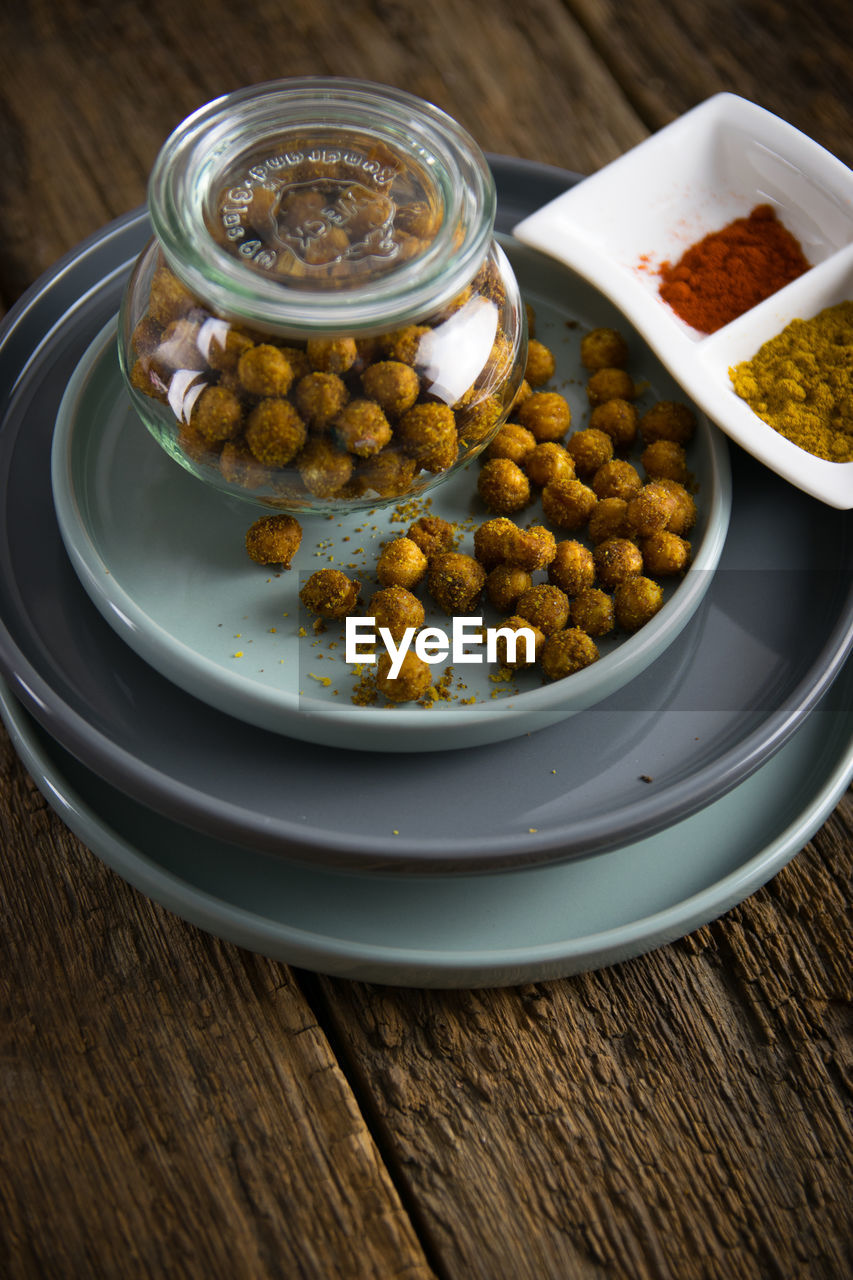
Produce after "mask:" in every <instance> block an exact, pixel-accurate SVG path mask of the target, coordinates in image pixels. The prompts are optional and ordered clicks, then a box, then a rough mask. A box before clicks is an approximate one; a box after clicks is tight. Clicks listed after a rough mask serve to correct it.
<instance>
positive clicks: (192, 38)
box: [0, 0, 853, 1280]
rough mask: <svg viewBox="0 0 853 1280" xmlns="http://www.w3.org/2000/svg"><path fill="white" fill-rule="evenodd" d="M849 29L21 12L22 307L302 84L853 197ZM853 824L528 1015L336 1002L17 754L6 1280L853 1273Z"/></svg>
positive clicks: (844, 817)
mask: <svg viewBox="0 0 853 1280" xmlns="http://www.w3.org/2000/svg"><path fill="white" fill-rule="evenodd" d="M851 34H853V33H851V11H850V5H849V0H826V2H825V3H823V4H821V5H819V6H813V5H809V4H806V3H805V0H789V3H787V4H785V5H782V4H780V3H777V0H748V2H747V3H743V2H742V0H716V2H715V3H714V4H707V5H706V4H703V3H700V2H699V0H685V3H683V4H682V5H680V6H677V12H676V7H675V6H672V5H667V4H664V3H662V0H643V2H642V3H636V4H631V3H626V4H623V3H620V0H565V2H564V3H560V2H559V0H528V3H526V4H519V3H513V2H512V0H497V2H495V3H475V2H473V0H472V2H470V3H465V2H464V0H432V3H422V4H413V3H407V2H405V0H372V2H370V0H350V2H349V3H348V4H344V3H342V2H341V0H291V2H290V3H288V4H284V3H279V4H276V3H274V0H256V2H255V3H254V4H253V5H251V6H244V5H237V4H234V3H226V0H207V2H206V3H205V4H198V3H195V4H192V3H190V2H189V0H149V2H148V3H147V4H144V5H143V4H139V3H133V2H131V0H110V2H109V3H107V0H95V2H94V3H88V4H75V3H73V2H72V0H29V3H27V4H25V5H15V6H12V5H10V4H6V5H4V6H2V11H0V107H2V112H1V113H0V138H2V143H0V147H2V150H0V226H2V239H0V296H2V300H3V303H4V304H5V305H7V306H8V305H9V304H11V303H12V302H13V301H14V300H15V298H16V297H17V296H18V295H19V294H20V292H21V291H22V290H23V289H24V288H25V287H26V286H27V285H29V284H30V283H31V282H32V281H33V280H34V279H35V278H36V277H37V276H38V275H39V274H40V273H41V272H42V271H43V270H44V269H45V268H47V267H49V266H50V265H51V263H52V262H53V261H54V260H55V259H56V258H57V257H58V256H59V255H60V254H61V253H63V252H64V251H66V250H67V249H69V248H71V247H72V246H73V245H74V244H75V243H76V242H78V241H79V240H80V239H81V238H83V237H84V236H86V235H88V234H90V233H91V232H94V231H96V230H97V229H98V228H99V227H101V226H102V225H103V224H104V223H105V222H107V221H108V220H109V219H111V218H113V217H114V216H116V215H118V214H121V213H122V212H124V211H126V210H128V209H130V208H132V207H134V206H136V205H138V204H140V203H141V202H142V201H143V199H144V193H145V180H146V175H147V172H148V169H149V167H150V165H151V162H152V160H153V158H154V155H155V153H156V151H157V149H158V147H159V145H160V143H161V141H162V140H163V138H164V137H165V136H166V134H167V133H168V131H169V130H170V129H171V128H172V127H173V126H174V125H175V124H176V123H177V122H178V121H179V120H180V119H181V118H182V117H183V116H184V115H185V114H187V113H188V112H189V111H190V110H191V109H193V108H194V107H196V106H197V105H199V104H200V103H202V102H204V101H206V100H208V99H210V98H212V97H214V96H216V95H217V94H219V93H221V92H223V91H226V90H230V89H233V88H236V87H238V86H240V85H243V84H248V83H252V82H256V81H261V80H265V79H272V78H276V77H279V76H285V75H301V74H311V73H326V74H329V73H332V74H340V75H351V76H364V77H366V78H372V79H377V80H384V81H387V82H390V83H392V84H396V85H400V86H404V87H406V88H408V89H410V90H413V91H414V92H416V93H418V94H420V95H422V96H424V97H426V98H429V99H432V100H434V101H435V102H437V103H439V104H440V105H441V106H443V107H445V108H446V109H447V110H449V111H450V112H451V113H452V114H453V115H455V116H456V117H457V118H458V119H459V120H460V121H461V122H462V123H463V124H464V125H465V126H467V127H468V129H469V130H470V131H471V132H472V133H473V134H474V135H475V136H476V137H477V138H478V140H479V141H480V142H481V144H482V145H483V146H484V148H486V149H487V150H490V151H494V152H499V153H507V154H512V155H518V156H524V157H528V158H531V159H536V160H541V161H547V162H550V163H553V164H556V165H561V166H563V167H565V168H567V169H572V170H577V171H581V172H590V171H593V170H595V169H596V168H598V167H599V166H600V165H602V164H603V163H605V162H606V161H608V160H610V159H612V158H614V157H615V156H617V155H619V154H620V153H621V152H623V151H624V150H626V149H627V148H629V147H630V146H632V145H633V144H634V143H636V142H638V141H639V140H640V139H642V138H643V137H645V136H646V135H647V134H648V133H649V132H650V131H653V130H655V129H657V128H659V127H660V126H661V125H663V124H665V123H666V122H667V121H669V120H670V119H672V118H673V117H674V116H676V115H678V114H680V113H681V112H683V111H684V110H685V109H687V108H689V107H691V106H693V105H694V104H695V103H697V102H699V101H700V100H702V99H703V98H705V97H707V96H708V95H710V94H712V93H714V92H716V91H718V90H721V89H728V90H733V91H734V92H737V93H740V94H743V95H744V96H746V97H748V98H752V99H754V100H756V101H757V102H759V103H760V104H761V105H763V106H765V107H768V108H770V109H771V110H772V111H775V112H777V113H778V114H780V115H782V116H783V117H785V118H787V119H788V120H790V121H791V122H792V123H794V124H796V125H798V126H799V127H801V128H802V129H804V130H805V131H806V132H807V133H809V134H811V135H812V136H813V137H814V138H816V139H817V140H818V141H820V142H821V143H823V144H824V145H825V146H827V147H828V148H829V149H830V150H832V151H834V152H835V153H836V154H837V155H838V156H840V157H841V159H843V160H844V161H845V162H846V163H848V164H853V76H851V47H853V40H851ZM851 822H853V808H851V805H850V800H849V797H848V799H847V800H846V801H845V802H844V803H842V804H841V805H840V806H839V808H838V809H837V811H836V812H835V814H834V815H833V816H832V818H831V819H830V820H829V821H828V822H827V823H826V825H825V826H824V828H823V829H822V830H821V831H820V832H819V833H818V835H817V836H816V837H815V838H814V839H813V840H812V842H811V843H810V844H809V846H808V847H807V848H806V849H805V850H804V851H803V852H802V853H801V854H800V855H799V856H798V857H797V859H796V860H795V861H794V862H793V864H791V865H790V866H789V867H788V868H786V869H785V870H784V871H783V872H782V873H780V874H779V875H778V876H777V877H776V879H775V880H774V881H773V882H772V883H771V884H769V885H768V886H767V887H766V888H764V889H762V890H761V891H760V892H758V893H757V894H755V896H754V897H752V898H751V899H750V900H749V901H747V902H746V903H744V904H743V905H742V906H741V907H739V908H737V909H735V910H733V911H730V912H729V913H728V914H727V915H726V916H725V917H724V918H723V919H722V920H719V921H717V922H716V923H714V924H711V925H709V926H708V927H706V928H702V929H700V930H698V931H697V932H696V933H694V934H692V935H691V936H690V937H688V938H686V939H684V940H682V941H680V942H677V943H674V944H673V945H671V946H668V947H665V948H663V949H661V950H659V951H657V952H655V953H653V954H651V955H648V956H646V957H643V958H641V959H637V960H634V961H631V962H629V963H624V964H621V965H619V966H618V967H615V968H613V969H610V970H604V971H601V972H598V973H593V974H588V975H584V976H581V977H578V978H573V979H567V980H564V981H555V982H550V983H543V984H537V985H531V986H527V987H520V988H515V989H508V990H497V991H477V992H473V993H469V992H448V993H445V992H426V993H424V992H418V991H414V990H403V989H393V988H383V987H378V986H368V985H363V984H358V983H349V982H346V981H341V980H329V979H326V978H323V977H318V976H315V975H312V974H308V973H305V972H300V971H294V970H291V969H288V968H286V967H285V966H283V965H280V964H276V963H272V962H270V961H268V960H266V959H263V958H260V957H258V956H256V955H253V954H249V953H247V952H245V951H241V950H239V949H237V948H235V947H233V946H231V945H226V944H224V943H221V942H219V941H217V940H216V939H214V938H212V937H210V936H208V935H206V934H205V933H202V932H200V931H199V930H198V929H195V928H192V927H190V926H187V925H185V924H183V923H182V922H181V921H180V920H178V919H176V918H175V917H174V916H172V915H170V914H169V913H168V912H167V911H165V910H162V909H161V908H159V907H158V906H155V905H153V904H152V903H151V902H150V901H148V900H147V899H146V898H144V897H143V896H142V895H140V894H139V893H137V892H136V891H134V890H132V889H130V888H128V887H127V885H125V884H124V883H123V882H122V881H121V880H119V879H118V877H117V876H116V875H114V874H112V873H111V872H110V871H108V870H106V869H105V868H104V866H102V865H101V864H100V863H99V862H98V861H97V860H96V859H95V858H94V857H93V856H92V854H91V853H90V852H89V851H88V850H87V849H86V848H84V847H83V846H82V845H81V844H80V843H79V842H78V841H77V840H76V839H75V838H73V837H72V836H71V835H70V834H69V833H68V831H67V830H65V829H64V828H63V826H62V824H61V823H60V822H59V821H58V819H57V818H56V817H55V816H54V815H53V813H52V811H51V810H50V809H49V808H48V807H47V805H46V803H45V802H44V800H43V799H42V798H41V796H40V794H39V792H38V791H37V790H36V788H35V786H34V785H33V784H32V783H31V782H30V781H29V780H28V778H27V776H26V775H25V773H24V771H23V769H22V768H21V766H20V765H19V763H18V762H17V760H16V759H15V757H14V755H13V752H12V750H11V748H10V746H9V745H8V743H6V745H5V747H4V749H3V756H2V809H1V810H0V831H1V832H2V845H3V857H2V892H3V903H4V909H3V928H2V967H1V968H0V975H2V976H0V983H2V988H3V1021H4V1032H5V1034H4V1041H3V1073H2V1087H3V1098H4V1104H5V1105H4V1106H3V1109H2V1117H0V1123H2V1144H0V1150H1V1151H2V1155H0V1169H2V1172H0V1220H1V1221H2V1230H0V1237H2V1241H3V1244H2V1253H0V1270H2V1271H3V1274H5V1275H7V1276H10V1277H11V1276H16V1277H17V1276H32V1275H44V1276H48V1277H52V1278H53V1277H63V1278H69V1277H70V1278H75V1280H76V1278H77V1277H87V1278H88V1277H101V1276H104V1277H114V1276H115V1277H122V1280H128V1278H129V1277H136V1276H158V1277H159V1276H193V1277H195V1276H205V1277H214V1278H215V1277H229V1280H236V1278H238V1277H240V1278H242V1277H251V1278H252V1280H255V1278H256V1277H283V1278H285V1280H290V1278H291V1277H297V1276H298V1277H317V1278H320V1280H330V1278H331V1280H333V1278H335V1277H346V1278H349V1277H377V1280H389V1278H390V1277H404V1276H405V1277H406V1278H407V1280H416V1277H417V1278H420V1277H427V1276H436V1277H441V1278H442V1280H471V1278H472V1277H483V1278H485V1280H498V1278H502V1280H503V1278H505V1280H524V1278H526V1277H531V1278H534V1277H535V1278H536V1280H543V1278H548V1280H551V1278H556V1280H564V1278H567V1280H568V1278H572V1280H573V1278H575V1277H584V1278H586V1277H605V1276H607V1277H622V1276H625V1277H629V1278H630V1280H638V1278H642V1277H651V1276H654V1277H672V1278H673V1280H691V1278H693V1277H734V1276H737V1277H742V1278H743V1280H753V1278H754V1280H766V1278H767V1277H778V1278H779V1280H790V1278H791V1277H809V1278H811V1277H837V1278H838V1280H841V1277H847V1276H850V1275H851V1274H853V1219H851V1192H850V1187H851V1183H853V1146H851V1127H852V1126H851V1103H853V1096H851V1094H852V1093H853V1090H852V1089H851V1082H853V1054H851V1039H850V1021H849V1013H850V1010H849V1001H850V996H851V954H853V947H851V919H850V873H851V865H853V839H851Z"/></svg>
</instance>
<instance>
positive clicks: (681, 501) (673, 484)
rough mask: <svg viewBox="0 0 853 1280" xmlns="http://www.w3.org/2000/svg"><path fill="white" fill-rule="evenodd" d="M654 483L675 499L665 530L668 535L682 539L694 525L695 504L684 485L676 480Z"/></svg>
mask: <svg viewBox="0 0 853 1280" xmlns="http://www.w3.org/2000/svg"><path fill="white" fill-rule="evenodd" d="M656 483H657V484H659V485H660V486H661V487H662V488H664V489H665V490H666V491H667V493H669V494H671V495H672V497H673V498H674V499H675V510H674V511H673V513H672V515H671V516H670V518H669V523H668V525H667V528H668V529H669V531H670V533H677V534H678V535H679V537H683V536H684V534H685V533H689V532H690V530H691V529H692V528H693V526H694V524H695V523H696V503H695V502H694V500H693V498H692V496H691V495H690V494H689V493H688V492H687V490H686V489H685V487H684V485H683V484H679V483H678V481H677V480H658V481H657V482H656Z"/></svg>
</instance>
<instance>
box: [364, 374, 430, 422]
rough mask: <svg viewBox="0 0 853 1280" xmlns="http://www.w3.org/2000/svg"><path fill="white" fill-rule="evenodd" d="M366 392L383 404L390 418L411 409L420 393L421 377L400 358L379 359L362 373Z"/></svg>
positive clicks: (368, 395) (372, 398)
mask: <svg viewBox="0 0 853 1280" xmlns="http://www.w3.org/2000/svg"><path fill="white" fill-rule="evenodd" d="M361 385H362V387H363V388H364V394H365V395H366V396H367V397H368V398H369V399H370V400H375V401H376V402H377V403H378V404H380V405H381V406H382V408H383V409H384V411H385V413H386V414H388V416H389V417H390V418H392V419H393V418H399V416H400V414H402V413H405V412H406V410H407V409H411V407H412V405H413V404H414V403H415V401H416V400H417V398H418V396H419V395H420V390H421V383H420V378H419V377H418V375H417V374H416V373H415V371H414V369H412V368H410V367H409V365H407V364H403V363H402V362H401V361H400V360H379V361H377V363H376V364H371V365H368V367H367V368H366V369H365V371H364V373H363V374H362V375H361Z"/></svg>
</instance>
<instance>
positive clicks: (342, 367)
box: [305, 338, 358, 373]
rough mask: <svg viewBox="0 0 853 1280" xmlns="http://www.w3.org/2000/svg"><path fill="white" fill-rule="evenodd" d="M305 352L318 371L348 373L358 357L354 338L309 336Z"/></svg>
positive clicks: (312, 367)
mask: <svg viewBox="0 0 853 1280" xmlns="http://www.w3.org/2000/svg"><path fill="white" fill-rule="evenodd" d="M305 354H306V356H307V359H308V363H309V365H310V366H311V369H313V370H315V371H316V372H317V373H346V372H347V370H348V369H351V368H352V366H353V365H354V364H355V362H356V360H357V358H358V348H357V347H356V345H355V339H354V338H309V339H308V341H307V343H306V344H305Z"/></svg>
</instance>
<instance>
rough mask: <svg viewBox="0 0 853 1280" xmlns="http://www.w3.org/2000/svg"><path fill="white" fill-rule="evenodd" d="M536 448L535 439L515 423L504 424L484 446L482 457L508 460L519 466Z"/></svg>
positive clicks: (530, 433) (524, 428) (525, 429)
mask: <svg viewBox="0 0 853 1280" xmlns="http://www.w3.org/2000/svg"><path fill="white" fill-rule="evenodd" d="M535 448H536V437H535V436H534V435H533V433H532V432H531V431H528V430H527V428H526V427H522V426H521V425H520V424H519V423H517V422H505V423H504V425H503V426H502V427H501V428H500V430H499V431H498V434H497V435H496V436H494V437H493V439H492V440H491V442H490V443H489V444H488V445H487V446H486V449H485V451H484V453H483V457H484V458H486V459H488V458H509V460H510V462H515V463H517V464H518V466H521V465H522V464H523V462H524V459H525V458H526V457H527V456H528V455H529V454H531V453H532V452H533V450H534V449H535Z"/></svg>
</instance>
